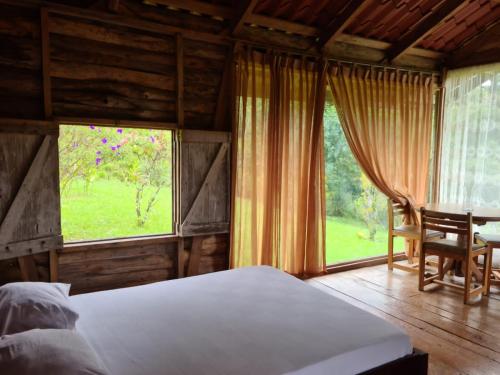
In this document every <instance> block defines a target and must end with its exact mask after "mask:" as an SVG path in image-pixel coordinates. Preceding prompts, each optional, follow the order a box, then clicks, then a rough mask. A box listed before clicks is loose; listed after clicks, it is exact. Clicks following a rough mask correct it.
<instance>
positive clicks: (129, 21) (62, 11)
mask: <svg viewBox="0 0 500 375" xmlns="http://www.w3.org/2000/svg"><path fill="white" fill-rule="evenodd" d="M0 2H2V1H0ZM42 4H45V5H46V6H47V9H48V11H49V13H53V14H59V15H63V16H70V17H77V18H80V19H86V20H91V21H99V22H104V23H106V24H109V25H115V26H123V27H130V28H132V29H137V30H143V31H148V32H152V33H157V34H165V35H176V34H182V36H183V37H185V38H187V39H192V40H198V41H202V42H208V43H214V44H230V43H231V41H230V40H229V39H228V38H227V37H224V36H221V35H217V34H212V33H208V32H202V31H196V30H191V29H185V28H182V27H177V26H170V25H166V24H161V23H158V22H151V21H144V20H142V19H139V18H137V17H131V16H123V15H118V14H111V13H105V12H99V11H94V10H89V9H82V8H75V7H72V6H67V5H61V4H54V3H51V2H45V1H44V2H42Z"/></svg>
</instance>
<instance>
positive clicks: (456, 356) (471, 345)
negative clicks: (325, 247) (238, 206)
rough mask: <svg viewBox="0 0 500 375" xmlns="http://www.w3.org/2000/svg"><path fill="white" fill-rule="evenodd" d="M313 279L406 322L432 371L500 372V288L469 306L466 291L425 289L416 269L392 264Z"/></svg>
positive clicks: (397, 321)
mask: <svg viewBox="0 0 500 375" xmlns="http://www.w3.org/2000/svg"><path fill="white" fill-rule="evenodd" d="M307 282H308V283H310V284H311V285H313V286H315V287H318V288H320V289H322V290H324V291H325V292H327V293H329V294H331V295H334V296H336V297H338V298H340V299H343V300H345V301H348V302H350V303H352V304H353V305H356V306H358V307H360V308H362V309H363V310H366V311H369V312H371V313H373V314H375V315H377V316H380V317H381V318H384V319H386V320H387V321H389V322H392V323H394V324H395V325H398V326H400V327H401V328H403V329H404V330H405V331H406V332H407V333H408V334H409V335H410V336H411V338H412V342H413V346H414V347H416V348H419V349H421V350H424V351H426V352H428V353H429V355H430V358H429V373H430V374H433V375H444V374H495V375H500V290H499V289H495V288H492V294H491V296H490V297H489V298H482V299H481V300H480V301H478V302H477V303H476V304H474V305H470V306H466V305H464V304H463V303H462V295H461V294H460V291H456V290H450V288H446V289H445V288H439V289H435V290H432V291H430V292H419V291H418V288H417V275H416V274H411V273H408V272H404V271H399V270H394V271H392V272H390V271H388V270H387V266H386V265H383V266H376V267H370V268H361V269H357V270H353V271H347V272H342V273H337V274H332V275H328V276H322V277H317V278H314V279H310V280H307ZM431 288H432V286H431Z"/></svg>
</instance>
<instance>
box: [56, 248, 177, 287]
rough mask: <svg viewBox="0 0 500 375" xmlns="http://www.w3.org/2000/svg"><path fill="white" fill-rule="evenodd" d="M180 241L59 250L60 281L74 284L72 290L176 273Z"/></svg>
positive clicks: (120, 284) (127, 283)
mask: <svg viewBox="0 0 500 375" xmlns="http://www.w3.org/2000/svg"><path fill="white" fill-rule="evenodd" d="M176 252H177V245H176V243H175V242H165V241H162V240H159V241H158V242H157V243H156V244H154V243H148V244H146V245H140V244H135V245H132V246H130V245H127V244H126V243H121V244H119V245H118V246H117V245H114V246H113V245H110V247H109V248H105V247H104V248H103V247H98V248H97V249H95V250H94V249H92V247H91V246H88V247H87V248H83V249H81V250H80V251H72V250H71V247H69V248H68V251H67V252H66V250H63V251H62V252H60V253H59V267H58V268H59V281H61V282H67V283H71V284H72V293H73V294H78V293H86V292H91V291H97V290H105V289H114V288H123V287H128V286H133V285H139V284H145V283H151V282H156V281H162V280H167V279H172V278H175V277H176V267H175V262H174V260H175V259H176Z"/></svg>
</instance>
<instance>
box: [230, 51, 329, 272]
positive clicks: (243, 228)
mask: <svg viewBox="0 0 500 375" xmlns="http://www.w3.org/2000/svg"><path fill="white" fill-rule="evenodd" d="M325 73H326V72H325V70H324V64H322V63H318V62H312V61H309V60H307V59H299V60H298V59H295V58H292V57H290V56H283V55H275V54H271V53H268V54H262V53H259V52H256V51H253V50H250V49H245V50H244V51H242V52H241V53H239V54H238V56H237V58H236V108H235V121H234V124H235V125H234V129H233V136H234V151H235V157H234V162H235V165H234V168H233V173H234V194H233V199H234V200H233V215H232V217H233V220H232V246H231V267H243V266H249V265H271V266H274V267H276V268H279V269H281V270H284V271H286V272H288V273H291V274H294V275H298V276H305V275H313V274H318V273H321V272H324V270H325V236H324V233H325V199H324V171H323V168H324V163H323V130H322V125H323V124H322V122H323V109H324V101H325V100H324V97H325V90H326V76H325Z"/></svg>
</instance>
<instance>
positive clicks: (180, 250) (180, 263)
mask: <svg viewBox="0 0 500 375" xmlns="http://www.w3.org/2000/svg"><path fill="white" fill-rule="evenodd" d="M184 266H185V264H184V238H182V237H181V238H179V240H178V241H177V278H178V279H181V278H183V277H184Z"/></svg>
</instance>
